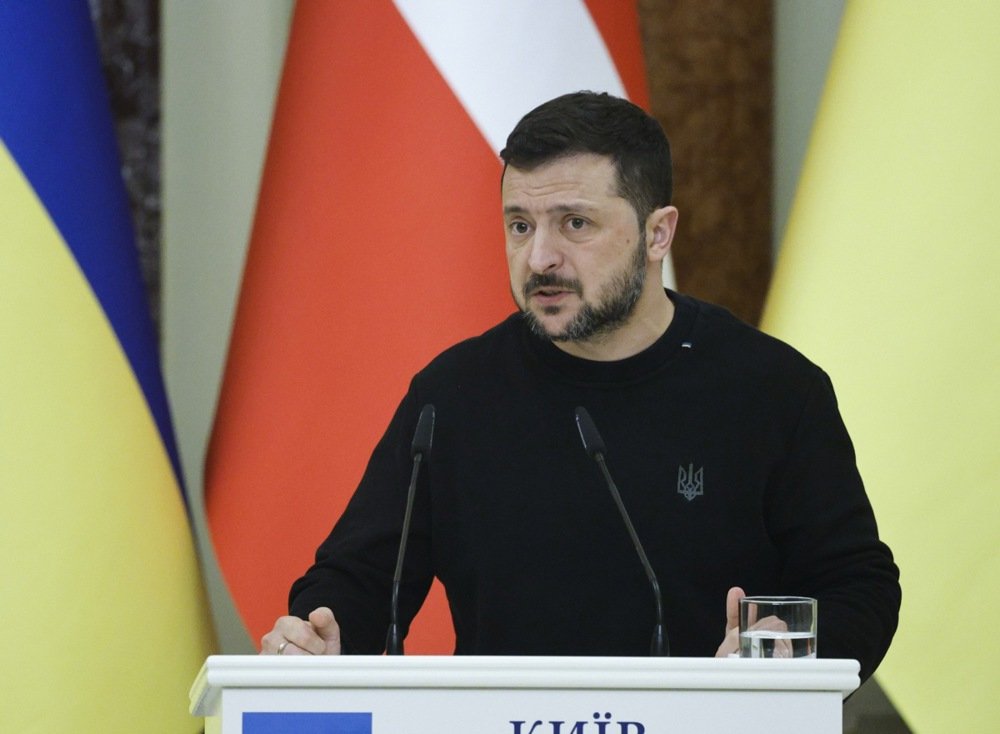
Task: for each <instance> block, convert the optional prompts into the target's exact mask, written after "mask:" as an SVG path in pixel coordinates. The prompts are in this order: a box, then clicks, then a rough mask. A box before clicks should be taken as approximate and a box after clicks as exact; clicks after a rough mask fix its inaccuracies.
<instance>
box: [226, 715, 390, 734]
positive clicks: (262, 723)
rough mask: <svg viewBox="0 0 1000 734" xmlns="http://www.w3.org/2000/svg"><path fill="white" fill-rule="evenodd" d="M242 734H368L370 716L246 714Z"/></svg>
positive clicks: (370, 732) (370, 726)
mask: <svg viewBox="0 0 1000 734" xmlns="http://www.w3.org/2000/svg"><path fill="white" fill-rule="evenodd" d="M243 734H372V715H371V714H370V713H326V712H323V713H312V712H295V713H290V712H280V711H279V712H273V711H268V712H246V713H244V714H243Z"/></svg>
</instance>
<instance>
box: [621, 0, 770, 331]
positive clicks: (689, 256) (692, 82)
mask: <svg viewBox="0 0 1000 734" xmlns="http://www.w3.org/2000/svg"><path fill="white" fill-rule="evenodd" d="M772 2H773V0H743V1H741V2H738V3H734V2H730V1H728V0H639V13H640V23H641V26H642V32H643V46H644V50H645V54H646V65H647V69H648V75H649V85H650V98H651V107H652V112H653V114H654V115H655V116H656V118H657V119H658V120H659V121H660V122H661V124H662V125H663V127H664V129H665V130H666V131H667V135H668V137H669V138H670V143H671V147H672V152H673V157H674V203H675V205H676V206H677V208H678V209H680V213H681V216H680V225H679V229H678V233H677V237H676V239H675V240H674V248H673V249H674V253H673V254H674V268H675V271H676V275H677V284H678V288H679V290H681V291H683V292H685V293H689V294H691V295H693V296H696V297H698V298H703V299H705V300H708V301H712V302H714V303H718V304H720V305H723V306H725V307H726V308H728V309H730V310H731V311H733V312H734V313H735V314H736V315H738V316H739V317H741V318H743V319H744V320H746V321H749V322H750V323H753V324H756V323H757V322H758V320H759V318H760V313H761V308H762V306H763V302H764V296H765V294H766V292H767V286H768V283H769V280H770V275H771V265H772V262H771V261H772V254H771V116H772V115H771V101H772V90H771V61H772V55H773V54H772V17H773V12H772Z"/></svg>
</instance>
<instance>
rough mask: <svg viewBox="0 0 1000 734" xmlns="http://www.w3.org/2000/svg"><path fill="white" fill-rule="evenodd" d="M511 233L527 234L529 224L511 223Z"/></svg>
mask: <svg viewBox="0 0 1000 734" xmlns="http://www.w3.org/2000/svg"><path fill="white" fill-rule="evenodd" d="M510 231H511V232H513V233H514V234H527V233H528V224H527V222H511V223H510Z"/></svg>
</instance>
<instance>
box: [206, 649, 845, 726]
mask: <svg viewBox="0 0 1000 734" xmlns="http://www.w3.org/2000/svg"><path fill="white" fill-rule="evenodd" d="M858 683H859V680H858V664H857V662H856V661H854V660H803V659H799V660H748V659H741V658H726V659H714V658H594V657H478V656H455V657H447V656H419V655H413V656H402V657H385V656H354V655H351V656H342V657H337V656H330V657H311V656H273V655H272V656H256V655H214V656H212V657H209V658H208V659H207V660H206V661H205V664H204V666H203V667H202V669H201V672H200V673H199V674H198V677H197V678H196V679H195V682H194V684H193V686H192V687H191V713H192V714H193V715H195V716H203V717H205V723H206V729H205V730H206V734H219V733H221V734H667V733H668V732H683V733H684V734H702V733H705V734H708V733H711V734H717V733H718V732H734V731H735V732H739V733H740V734H754V733H755V732H760V733H761V734H779V733H780V732H795V733H796V734H801V732H809V733H810V734H841V731H842V712H841V706H842V702H843V699H844V698H845V697H846V696H847V695H848V694H849V693H851V691H853V690H854V689H855V688H857V686H858Z"/></svg>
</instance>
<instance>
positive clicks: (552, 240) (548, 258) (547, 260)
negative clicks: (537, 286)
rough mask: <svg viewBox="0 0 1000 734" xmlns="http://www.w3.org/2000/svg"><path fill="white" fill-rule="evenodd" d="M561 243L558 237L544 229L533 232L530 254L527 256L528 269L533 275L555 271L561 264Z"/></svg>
mask: <svg viewBox="0 0 1000 734" xmlns="http://www.w3.org/2000/svg"><path fill="white" fill-rule="evenodd" d="M562 258H563V255H562V243H561V242H560V241H559V235H558V234H555V233H552V232H549V231H548V230H546V229H544V228H541V227H540V228H538V229H537V230H535V233H534V236H533V237H532V238H531V252H530V253H529V255H528V267H529V268H531V271H532V272H533V273H547V272H549V271H551V270H556V269H558V267H559V266H560V265H561V264H562Z"/></svg>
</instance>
